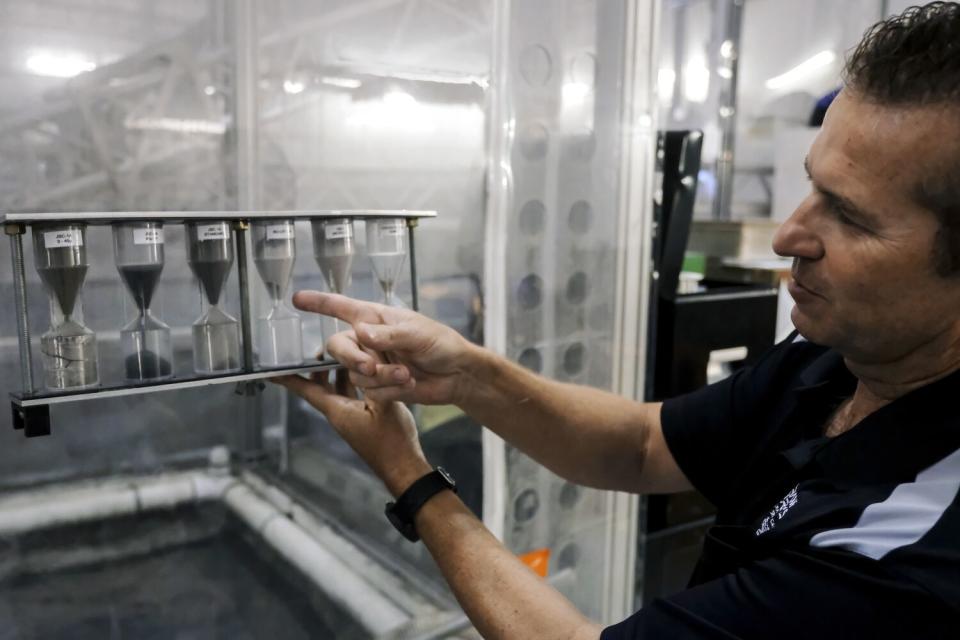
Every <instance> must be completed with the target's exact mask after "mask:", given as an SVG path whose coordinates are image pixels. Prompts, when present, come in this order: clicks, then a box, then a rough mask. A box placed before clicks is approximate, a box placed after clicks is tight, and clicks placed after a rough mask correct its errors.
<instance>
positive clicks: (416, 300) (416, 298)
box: [407, 218, 420, 311]
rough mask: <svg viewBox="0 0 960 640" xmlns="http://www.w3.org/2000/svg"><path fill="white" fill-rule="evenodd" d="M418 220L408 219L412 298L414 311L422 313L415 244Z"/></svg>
mask: <svg viewBox="0 0 960 640" xmlns="http://www.w3.org/2000/svg"><path fill="white" fill-rule="evenodd" d="M417 222H418V221H417V219H416V218H407V238H408V244H409V245H410V250H409V251H408V253H409V254H410V297H411V299H412V300H411V301H412V303H413V310H414V311H420V291H419V287H418V286H417V246H416V244H415V243H414V239H413V237H414V235H415V234H414V229H416V228H417Z"/></svg>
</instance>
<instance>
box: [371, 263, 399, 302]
mask: <svg viewBox="0 0 960 640" xmlns="http://www.w3.org/2000/svg"><path fill="white" fill-rule="evenodd" d="M406 259H407V256H406V254H403V253H371V254H370V261H371V262H372V263H373V272H374V273H375V274H377V280H378V281H379V282H380V286H381V287H382V288H383V293H384V296H385V297H386V299H387V302H390V300H391V299H392V298H393V295H394V294H393V287H394V285H395V284H396V282H397V276H398V275H399V274H400V269H402V268H403V263H404V261H405V260H406Z"/></svg>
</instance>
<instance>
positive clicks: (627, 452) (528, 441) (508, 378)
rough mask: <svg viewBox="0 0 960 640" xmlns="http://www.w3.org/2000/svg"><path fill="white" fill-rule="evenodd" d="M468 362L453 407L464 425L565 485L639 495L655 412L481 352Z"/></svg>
mask: <svg viewBox="0 0 960 640" xmlns="http://www.w3.org/2000/svg"><path fill="white" fill-rule="evenodd" d="M472 360H473V363H472V366H471V367H470V372H469V377H468V384H466V385H465V388H464V389H463V391H462V394H461V398H460V402H459V403H458V404H459V405H460V407H461V408H462V409H463V410H464V411H465V412H466V413H467V414H469V415H470V416H471V417H472V418H474V419H475V420H477V421H478V422H480V423H481V424H483V425H485V426H487V427H488V428H490V429H491V430H493V431H494V432H495V433H497V434H498V435H500V436H501V437H503V438H504V439H505V440H507V441H508V442H509V443H510V444H512V445H514V446H515V447H517V448H519V449H520V450H521V451H523V452H524V453H526V454H527V455H529V456H530V457H532V458H533V459H535V460H537V461H538V462H540V463H541V464H543V465H544V466H546V467H547V468H548V469H550V470H551V471H553V472H554V473H556V474H558V475H560V476H562V477H564V478H566V479H568V480H571V481H573V482H576V483H579V484H584V485H587V486H593V487H598V488H602V489H616V490H621V491H639V490H641V486H640V477H641V472H642V469H643V463H644V455H645V451H646V443H647V442H648V439H647V437H648V435H649V428H650V425H651V424H652V422H651V421H652V420H655V419H656V418H657V415H658V412H659V405H653V404H641V403H638V402H634V401H632V400H629V399H627V398H623V397H620V396H617V395H614V394H612V393H607V392H605V391H600V390H598V389H592V388H590V387H583V386H577V385H571V384H563V383H559V382H555V381H552V380H547V379H546V378H544V377H542V376H538V375H536V374H534V373H532V372H530V371H527V370H526V369H524V368H522V367H520V366H518V365H516V364H514V363H512V362H509V361H508V360H506V359H504V358H501V357H499V356H497V355H495V354H493V353H492V352H490V351H488V350H486V349H480V348H477V349H476V350H475V351H474V353H473V354H472Z"/></svg>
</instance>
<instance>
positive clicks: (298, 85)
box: [283, 80, 306, 95]
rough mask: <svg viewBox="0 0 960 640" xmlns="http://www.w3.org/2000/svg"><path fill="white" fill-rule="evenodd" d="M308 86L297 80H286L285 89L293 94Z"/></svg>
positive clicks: (284, 82)
mask: <svg viewBox="0 0 960 640" xmlns="http://www.w3.org/2000/svg"><path fill="white" fill-rule="evenodd" d="M305 87H306V86H305V85H304V84H303V83H302V82H299V81H297V80H284V81H283V90H284V91H286V92H287V93H289V94H291V95H296V94H298V93H300V92H302V91H303V90H304V88H305Z"/></svg>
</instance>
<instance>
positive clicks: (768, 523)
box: [757, 484, 800, 536]
mask: <svg viewBox="0 0 960 640" xmlns="http://www.w3.org/2000/svg"><path fill="white" fill-rule="evenodd" d="M799 489H800V485H799V484H798V485H797V486H795V487H794V488H793V489H790V492H789V493H788V494H787V495H785V496H784V497H783V500H781V501H780V502H778V503H777V506H775V507H774V508H773V509H771V510H770V515H768V516H767V517H766V518H764V519H763V522H761V523H760V528H759V529H757V535H758V536H760V535H763V534H764V533H766V532H767V531H770V530H771V529H773V528H774V527H775V526H776V525H777V522H778V521H780V520H782V519H783V516H785V515H787V511H790V509H791V508H792V507H793V505H795V504H797V492H798V490H799Z"/></svg>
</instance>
